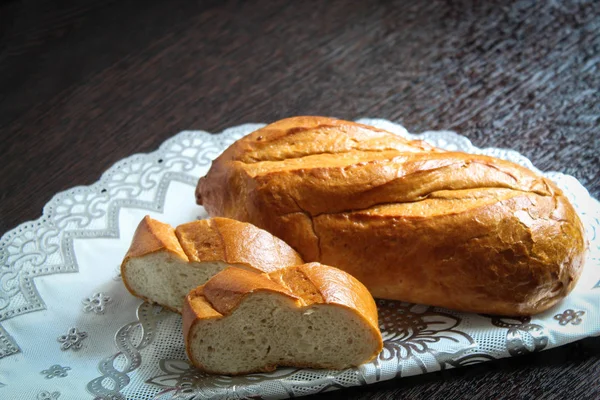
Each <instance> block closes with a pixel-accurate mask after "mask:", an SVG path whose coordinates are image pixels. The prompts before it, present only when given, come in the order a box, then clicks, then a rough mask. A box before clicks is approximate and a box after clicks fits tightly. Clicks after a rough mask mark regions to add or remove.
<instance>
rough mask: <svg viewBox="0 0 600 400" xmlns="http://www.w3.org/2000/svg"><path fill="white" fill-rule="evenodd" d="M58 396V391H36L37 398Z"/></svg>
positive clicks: (46, 399)
mask: <svg viewBox="0 0 600 400" xmlns="http://www.w3.org/2000/svg"><path fill="white" fill-rule="evenodd" d="M59 397H60V392H52V393H50V392H48V391H47V390H44V391H43V392H40V393H38V395H37V400H56V399H58V398H59Z"/></svg>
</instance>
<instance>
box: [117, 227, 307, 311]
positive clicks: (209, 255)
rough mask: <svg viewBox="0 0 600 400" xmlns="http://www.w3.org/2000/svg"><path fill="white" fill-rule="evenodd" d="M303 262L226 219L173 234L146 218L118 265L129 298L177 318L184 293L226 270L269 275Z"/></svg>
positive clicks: (263, 235)
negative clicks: (244, 270) (169, 310)
mask: <svg viewBox="0 0 600 400" xmlns="http://www.w3.org/2000/svg"><path fill="white" fill-rule="evenodd" d="M302 262H303V261H302V259H301V258H300V256H299V255H298V253H296V252H295V251H294V250H293V249H292V248H291V247H290V246H288V245H287V244H286V243H284V242H283V241H282V240H280V239H278V238H276V237H274V236H273V235H271V234H270V233H269V232H266V231H264V230H262V229H259V228H257V227H255V226H253V225H251V224H247V223H243V222H239V221H234V220H231V219H227V218H213V219H209V220H199V221H193V222H190V223H187V224H183V225H180V226H178V227H177V229H173V227H171V226H170V225H168V224H165V223H162V222H159V221H156V220H154V219H152V218H150V217H148V216H146V217H145V218H144V219H143V220H142V221H141V222H140V224H139V225H138V227H137V229H136V231H135V234H134V236H133V240H132V242H131V247H130V248H129V251H128V252H127V254H126V255H125V258H124V260H123V263H122V264H121V276H122V277H123V283H124V284H125V286H126V287H127V289H128V290H129V292H131V294H133V295H134V296H137V297H141V298H142V299H144V300H146V301H149V302H151V303H156V304H160V305H162V306H164V307H166V308H169V309H171V310H173V311H176V312H181V309H182V306H183V300H184V298H185V296H186V295H187V294H188V292H189V291H190V290H192V289H194V288H196V287H197V286H199V285H202V284H204V283H205V282H206V281H207V280H208V279H210V278H211V277H212V276H213V275H215V274H216V273H218V272H219V271H222V270H223V269H225V268H226V267H228V266H230V265H234V266H237V267H239V268H244V269H247V270H250V271H254V272H272V271H275V270H277V269H279V268H282V267H286V266H288V265H297V264H301V263H302Z"/></svg>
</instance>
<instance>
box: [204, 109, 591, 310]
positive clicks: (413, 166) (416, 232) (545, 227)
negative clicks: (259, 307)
mask: <svg viewBox="0 0 600 400" xmlns="http://www.w3.org/2000/svg"><path fill="white" fill-rule="evenodd" d="M196 197H197V202H198V204H201V205H203V206H204V207H205V208H206V210H207V211H208V212H209V214H210V215H211V216H224V217H229V218H234V219H237V220H241V221H247V222H250V223H252V224H254V225H256V226H258V227H260V228H263V229H266V230H268V231H269V232H271V233H272V234H274V235H275V236H277V237H279V238H281V239H283V240H284V241H286V242H287V243H288V244H290V245H291V246H292V247H293V248H294V249H296V250H297V251H298V252H299V253H300V255H301V256H302V258H303V259H304V260H305V261H318V262H322V263H324V264H328V265H333V266H336V267H338V268H341V269H343V270H345V271H346V272H348V273H350V274H352V275H353V276H355V277H356V278H358V279H359V280H360V281H361V282H363V283H364V284H365V285H366V286H367V288H368V289H369V290H370V291H371V293H372V294H373V295H374V296H375V297H381V298H386V299H396V300H404V301H409V302H414V303H424V304H430V305H436V306H443V307H447V308H452V309H456V310H463V311H471V312H480V313H489V314H506V315H527V314H535V313H538V312H540V311H543V310H545V309H547V308H549V307H551V306H552V305H554V304H555V303H556V302H558V301H559V300H560V299H562V298H563V297H565V296H566V295H567V294H568V293H569V292H570V291H571V289H572V288H573V287H574V285H575V282H576V281H577V279H578V277H579V275H580V273H581V270H582V266H583V259H584V252H585V240H584V232H583V227H582V224H581V222H580V220H579V218H578V216H577V214H576V213H575V211H574V209H573V207H572V205H571V204H570V203H569V201H568V199H567V198H566V197H565V196H564V194H563V193H562V192H561V190H560V189H559V188H558V187H557V186H556V185H555V184H554V183H553V182H551V181H550V180H548V179H546V178H544V177H542V176H539V175H538V174H536V173H534V172H532V171H530V170H528V169H526V168H524V167H521V166H519V165H516V164H514V163H511V162H508V161H504V160H500V159H496V158H493V157H488V156H484V155H475V154H465V153H460V152H453V151H443V150H441V149H436V148H433V147H431V146H429V145H427V144H425V143H423V142H420V141H408V140H406V139H403V138H401V137H399V136H396V135H394V134H391V133H389V132H385V131H382V130H380V129H376V128H373V127H369V126H365V125H360V124H356V123H352V122H347V121H341V120H336V119H330V118H321V117H297V118H290V119H285V120H282V121H279V122H276V123H274V124H271V125H268V126H266V127H264V128H262V129H259V130H258V131H255V132H253V133H251V134H249V135H248V136H246V137H244V138H242V139H240V140H238V141H237V142H235V143H234V144H233V145H231V146H230V147H229V148H228V149H227V150H226V151H225V152H224V153H223V154H222V155H220V156H219V157H218V158H217V159H216V160H215V161H214V162H213V164H212V166H211V168H210V170H209V172H208V174H207V175H206V176H205V177H203V178H201V179H200V181H199V182H198V186H197V189H196Z"/></svg>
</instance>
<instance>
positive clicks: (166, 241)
mask: <svg viewBox="0 0 600 400" xmlns="http://www.w3.org/2000/svg"><path fill="white" fill-rule="evenodd" d="M161 251H164V252H168V253H171V254H173V256H175V257H177V258H180V259H181V260H182V261H184V262H188V261H189V260H188V257H187V255H186V254H185V252H184V251H183V249H182V248H181V245H180V244H179V240H178V239H177V236H175V230H174V229H173V227H172V226H171V225H169V224H165V223H163V222H160V221H157V220H155V219H152V218H150V216H148V215H146V216H145V217H144V218H143V219H142V220H141V221H140V223H139V224H138V226H137V228H136V230H135V233H134V234H133V238H132V239H131V245H130V246H129V250H128V251H127V253H126V254H125V257H124V258H123V262H122V263H121V279H122V280H123V284H124V285H125V287H126V288H127V290H128V291H129V293H131V294H132V295H134V296H135V297H139V298H140V299H142V300H144V301H146V302H148V303H153V304H155V302H154V301H153V300H152V299H149V298H148V297H146V296H143V295H141V294H140V293H138V292H136V291H135V290H133V287H132V286H131V285H130V283H129V282H128V278H127V264H128V262H129V260H131V259H132V258H137V257H144V256H147V255H149V254H153V253H157V252H161ZM162 306H163V307H166V308H168V309H169V310H171V311H173V312H179V311H177V310H176V309H174V308H173V307H169V306H168V305H166V304H162Z"/></svg>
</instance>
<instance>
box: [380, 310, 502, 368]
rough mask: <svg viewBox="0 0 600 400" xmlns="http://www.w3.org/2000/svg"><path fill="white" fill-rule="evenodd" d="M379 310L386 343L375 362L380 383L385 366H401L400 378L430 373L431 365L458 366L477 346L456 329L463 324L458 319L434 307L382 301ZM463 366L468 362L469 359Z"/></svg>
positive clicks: (471, 339)
mask: <svg viewBox="0 0 600 400" xmlns="http://www.w3.org/2000/svg"><path fill="white" fill-rule="evenodd" d="M377 306H378V309H379V312H380V328H381V335H382V337H383V342H384V345H383V350H382V352H381V353H380V354H379V357H378V358H377V359H376V360H375V366H376V368H377V370H376V379H377V380H380V379H382V378H383V376H382V371H383V369H382V364H383V363H389V362H394V361H395V362H396V363H397V365H396V367H395V371H396V373H395V376H396V377H400V376H402V371H407V370H414V368H415V367H416V368H418V369H419V370H421V371H422V372H423V373H426V372H429V369H428V367H427V366H428V365H429V366H432V365H437V366H439V368H441V369H444V368H446V367H447V365H446V364H448V365H452V366H454V364H455V362H458V361H457V359H456V358H457V357H460V356H462V355H464V354H465V352H467V351H470V350H473V349H474V348H475V347H476V346H477V344H476V343H475V341H474V340H473V338H471V337H470V336H469V335H467V334H466V333H464V332H461V331H459V330H457V329H455V328H456V327H457V326H458V325H459V324H460V322H461V319H460V318H459V317H457V316H454V315H451V314H448V313H444V312H437V311H435V310H434V308H433V307H427V306H422V305H416V304H408V303H400V302H395V301H386V300H379V301H378V302H377ZM433 346H443V347H445V348H446V349H448V350H450V351H449V352H447V353H443V352H439V351H437V350H434V348H433ZM475 355H476V354H473V355H472V356H475ZM470 357H471V356H469V358H470ZM490 358H493V357H490ZM462 362H468V359H465V360H463V361H461V363H462ZM386 369H387V368H386ZM388 379H389V378H388Z"/></svg>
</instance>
